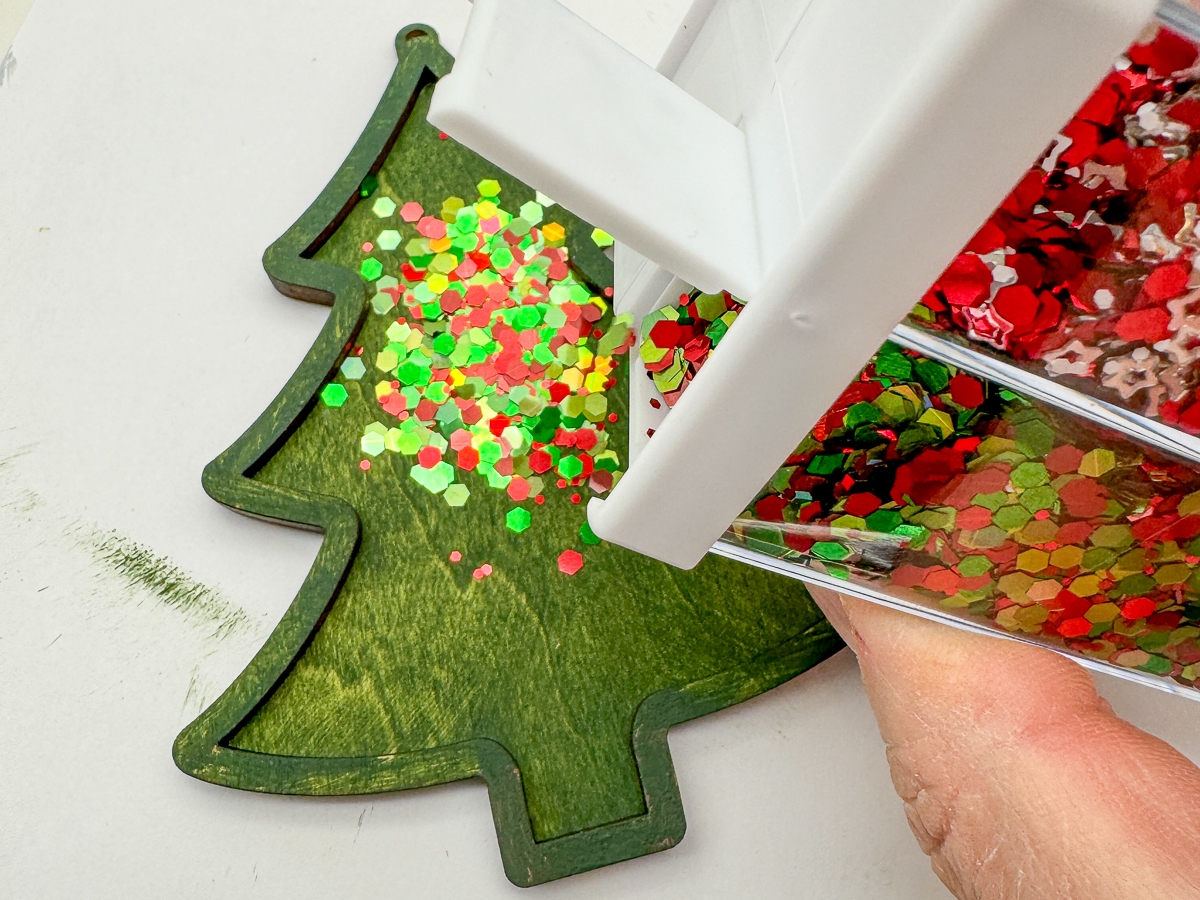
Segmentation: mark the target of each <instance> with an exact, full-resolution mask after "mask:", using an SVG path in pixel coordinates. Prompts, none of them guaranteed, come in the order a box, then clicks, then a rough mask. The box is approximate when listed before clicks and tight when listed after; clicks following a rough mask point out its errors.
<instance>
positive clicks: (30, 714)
mask: <svg viewBox="0 0 1200 900" xmlns="http://www.w3.org/2000/svg"><path fill="white" fill-rule="evenodd" d="M571 5H573V6H574V7H576V8H578V9H579V10H580V11H581V12H583V13H584V14H585V15H587V16H588V17H590V18H593V20H594V21H595V22H596V24H597V25H599V26H600V27H602V28H603V29H605V30H607V31H608V32H609V33H611V34H612V35H613V36H614V37H616V38H617V39H618V40H621V41H623V42H625V43H626V44H627V45H628V46H630V48H631V49H633V50H634V51H635V52H637V53H638V54H639V55H641V56H642V57H643V58H645V59H647V60H649V61H653V60H654V59H655V57H656V55H657V54H660V53H661V52H662V50H663V48H664V47H665V45H666V43H667V41H668V40H669V39H670V36H671V34H672V33H673V31H674V27H675V23H676V22H677V21H678V17H679V16H680V15H681V12H682V9H683V7H684V6H686V3H685V2H683V0H656V2H650V3H647V2H645V0H627V2H619V3H618V2H615V0H577V2H575V3H573V4H571ZM468 10H469V6H468V4H467V3H466V2H465V0H428V2H424V3H422V2H404V0H387V2H385V0H360V2H358V3H355V4H334V3H315V2H296V0H257V2H249V0H244V2H242V0H218V2H215V3H214V2H212V0H206V2H200V0H173V2H171V3H162V2H151V0H119V2H118V0H112V2H108V3H104V4H98V3H94V2H87V0H39V2H38V3H37V5H36V6H35V7H34V8H33V11H32V13H31V14H30V16H29V18H28V20H27V21H26V23H25V25H24V27H23V28H22V30H21V32H20V33H19V34H18V36H17V39H16V41H15V43H14V46H13V53H14V56H15V58H16V66H15V67H12V68H11V69H10V70H9V74H8V76H7V77H6V78H5V80H4V83H3V85H0V165H2V166H3V168H2V169H0V323H2V327H0V360H3V377H4V383H3V385H2V386H0V835H2V839H0V885H4V888H5V890H4V893H5V896H7V897H13V898H36V900H47V898H59V897H62V898H68V897H69V898H77V897H87V898H94V900H101V898H110V897H111V898H122V900H126V898H130V897H134V898H141V897H172V898H180V900H182V898H188V897H205V898H208V897H214V896H222V895H225V896H231V897H241V896H251V895H253V896H261V897H279V898H289V900H290V898H299V897H324V896H338V897H365V896H387V897H419V898H442V897H445V898H467V897H469V898H472V900H488V898H494V897H515V896H517V895H518V894H519V893H520V890H519V889H518V888H515V887H513V886H512V885H510V884H509V883H508V882H507V881H506V880H505V878H504V875H503V872H502V870H501V866H500V859H499V853H498V851H497V848H496V841H495V836H494V832H493V829H492V821H491V814H490V811H489V809H488V804H487V796H486V790H485V788H484V787H483V785H482V784H481V783H475V782H470V783H463V784H457V785H451V786H448V787H443V788H436V789H430V790H423V791H417V792H410V793H406V794H395V795H385V796H378V797H372V798H346V799H334V800H318V799H312V798H285V797H276V796H262V795H252V794H245V793H240V792H237V791H233V790H228V789H225V788H220V787H215V786H213V785H209V784H203V783H200V782H198V781H194V780H192V779H190V778H188V777H186V776H184V775H183V774H181V773H180V772H179V771H178V770H177V769H176V768H175V767H174V765H173V763H172V761H171V755H170V748H171V742H172V740H173V739H174V737H175V735H176V734H177V733H178V731H179V730H180V728H181V727H182V726H183V725H185V724H186V723H187V722H189V721H190V720H191V719H192V718H193V717H194V716H195V715H196V713H197V712H198V711H199V710H200V709H201V708H202V706H203V705H204V704H205V703H207V702H211V701H212V699H213V698H215V697H216V696H217V694H218V693H219V692H220V691H221V690H222V689H223V688H224V687H225V686H226V685H227V684H228V683H229V682H230V681H231V680H232V679H233V678H234V677H235V676H236V675H237V673H238V672H239V671H240V670H241V668H242V666H243V665H244V664H245V663H246V662H247V660H248V659H249V658H250V656H251V655H252V654H253V653H254V651H255V650H256V649H257V648H258V647H259V646H260V645H261V643H262V641H263V640H264V639H265V637H266V635H267V633H268V632H269V630H270V628H271V626H272V624H273V623H274V622H275V621H276V620H278V618H279V617H280V616H281V615H282V613H283V611H284V610H285V609H286V608H287V606H288V604H289V602H290V601H291V599H292V597H293V595H294V593H295V591H296V589H297V588H298V587H299V585H300V583H301V581H302V580H303V578H304V575H305V573H306V571H307V569H308V566H309V564H310V563H311V562H312V559H313V557H314V555H315V553H316V550H317V547H318V542H319V540H320V539H319V538H318V537H317V536H314V535H309V534H304V533H300V532H296V531H293V530H290V529H287V528H281V527H278V526H272V525H268V524H262V523H258V522H254V521H250V520H247V519H244V518H240V517H238V516H236V515H234V514H232V513H230V512H228V511H226V510H224V509H223V508H221V507H220V506H218V505H217V504H216V503H214V502H213V501H211V500H210V499H208V498H207V497H206V496H205V495H204V493H203V491H202V490H201V489H200V470H201V468H202V467H203V465H204V464H205V463H206V462H207V461H208V460H209V459H211V458H212V457H213V456H215V455H216V454H217V453H218V452H220V451H221V450H222V449H224V447H225V446H226V445H228V444H229V443H230V442H231V441H232V440H233V439H234V438H235V437H236V436H237V435H238V434H239V433H240V432H241V431H242V429H243V428H244V427H245V426H247V425H248V424H249V423H250V422H251V421H252V420H253V419H254V417H255V416H257V414H258V413H259V412H260V411H261V410H262V409H263V408H264V407H265V406H266V405H267V403H268V402H269V401H270V400H271V398H272V397H273V396H274V395H275V393H276V392H277V391H278V389H279V388H280V387H281V386H282V385H283V384H284V382H285V381H286V379H287V378H288V376H289V375H290V373H291V372H292V370H293V369H294V367H295V365H296V363H297V362H298V361H299V360H300V359H301V357H302V356H303V355H304V353H305V352H306V351H307V349H308V347H309V345H310V344H311V342H312V340H313V339H314V337H315V336H316V334H317V332H318V330H319V328H320V327H321V324H322V322H323V320H324V318H325V316H326V314H327V310H326V309H325V308H324V307H320V306H313V305H309V304H304V303H299V302H296V301H295V300H289V299H287V298H285V297H283V296H280V295H279V294H277V293H276V292H275V291H274V289H273V288H272V287H271V285H270V284H269V282H268V281H267V279H266V276H265V275H264V274H263V272H262V268H261V265H260V262H259V258H260V256H261V253H262V251H263V249H264V248H265V247H266V246H267V245H268V244H269V243H271V241H273V240H274V239H275V238H276V237H278V236H279V235H280V234H281V233H282V232H283V231H284V230H285V229H286V228H287V227H288V226H289V225H290V224H291V223H292V222H293V221H294V219H295V218H296V217H297V215H298V214H299V213H300V212H302V211H303V210H304V209H305V208H306V206H307V205H308V204H309V203H310V202H311V201H312V199H313V198H315V197H316V196H317V194H318V192H319V191H320V190H321V188H322V187H323V186H324V185H325V183H326V181H327V180H328V178H329V177H330V175H331V174H332V173H333V172H334V170H335V169H336V167H337V166H338V165H339V164H340V162H341V161H342V159H343V157H344V156H345V153H346V151H347V150H348V149H349V148H350V146H351V145H352V144H353V142H354V141H355V139H356V138H357V136H358V134H359V131H360V130H361V128H362V126H363V124H364V123H365V122H366V121H367V119H368V117H369V116H370V113H371V111H372V109H373V108H374V105H375V103H376V101H377V100H378V97H379V94H380V92H381V91H382V89H383V87H384V85H385V84H386V82H387V80H388V77H389V75H390V73H391V71H392V68H393V66H394V64H395V52H394V49H393V43H392V40H393V37H394V35H395V33H396V31H397V30H399V28H400V27H401V26H403V25H405V24H407V23H409V22H412V21H417V20H420V21H425V22H426V23H428V24H432V25H433V26H434V27H436V28H437V29H438V30H439V32H440V34H441V35H442V38H443V40H444V42H445V43H446V44H447V46H448V47H449V48H450V49H451V51H453V50H454V49H455V46H456V43H457V35H458V33H459V32H460V30H461V28H462V25H463V23H464V22H465V18H466V15H467V12H468ZM114 533H115V536H113V534H114ZM106 535H107V536H108V537H107V538H106V537H105V536H106ZM106 540H107V541H108V542H109V543H108V546H112V542H113V541H135V542H138V543H140V544H142V545H144V546H146V547H147V548H149V549H150V550H151V551H152V552H153V553H155V554H157V555H159V556H161V557H163V558H165V559H168V560H170V562H171V563H172V564H174V565H175V566H177V567H179V568H180V569H181V570H183V571H185V572H187V573H189V574H190V575H191V576H193V577H194V578H195V579H196V580H197V581H198V582H200V583H202V584H204V585H208V586H210V587H211V588H212V589H213V591H214V599H212V600H211V603H212V604H223V605H224V606H223V607H222V608H224V609H226V610H227V611H229V612H236V611H237V610H241V611H243V612H244V614H245V616H246V622H245V623H244V624H243V625H241V626H240V627H238V628H237V629H235V630H234V631H233V632H232V633H231V634H229V635H228V636H226V637H224V638H215V637H213V636H212V631H213V628H212V621H211V617H210V618H207V619H206V618H205V617H204V616H202V615H198V614H195V613H187V612H185V611H180V610H179V609H178V608H173V607H171V606H170V605H168V604H165V603H163V602H162V599H161V597H160V596H159V595H157V594H155V593H154V592H153V591H150V590H147V589H145V588H144V587H140V586H137V585H131V584H130V583H129V582H128V581H127V580H126V579H124V578H123V577H122V576H121V574H120V573H119V572H117V571H115V570H114V568H113V567H112V565H111V564H110V563H106V562H105V561H104V560H103V558H102V557H103V553H102V552H99V551H98V550H97V547H98V546H104V545H105V541H106ZM216 608H217V607H215V606H210V612H211V611H212V610H213V609H216ZM1102 687H1103V691H1104V693H1105V695H1106V696H1108V697H1109V698H1110V699H1111V700H1112V701H1113V703H1114V704H1115V706H1116V707H1117V709H1118V710H1119V711H1120V712H1122V713H1123V714H1125V715H1126V716H1128V717H1129V718H1131V719H1132V720H1133V721H1134V722H1136V723H1137V724H1138V725H1140V726H1142V727H1143V728H1146V729H1147V730H1149V731H1152V732H1154V733H1155V734H1158V735H1160V736H1162V737H1164V738H1166V739H1167V740H1169V741H1171V742H1172V743H1174V744H1175V745H1176V746H1177V747H1179V748H1180V749H1181V750H1183V751H1184V752H1185V753H1187V754H1189V755H1190V756H1191V757H1192V758H1193V759H1197V760H1200V703H1195V702H1191V701H1187V700H1180V699H1178V698H1173V697H1170V696H1168V695H1166V694H1160V693H1158V692H1155V691H1151V690H1148V689H1145V688H1138V687H1134V686H1129V685H1125V684H1120V683H1117V682H1115V681H1113V680H1111V679H1105V680H1104V683H1103V686H1102ZM671 749H672V752H673V754H674V757H675V763H676V767H677V770H678V776H679V781H680V788H681V791H682V794H683V799H684V804H685V807H686V811H687V817H688V834H687V837H686V838H685V840H684V841H683V843H682V844H681V845H680V846H679V847H678V848H676V849H674V850H671V851H668V852H666V853H661V854H657V855H655V856H652V857H648V858H644V859H639V860H634V861H631V862H628V863H623V864H621V865H617V866H612V867H609V868H607V869H604V870H600V871H597V872H592V873H588V874H585V875H581V876H576V877H573V878H569V879H566V880H564V881H561V882H557V883H553V884H550V885H545V886H542V887H539V888H534V889H533V892H534V893H536V894H537V895H539V896H544V897H548V898H549V897H554V898H568V897H570V898H575V897H580V898H601V897H603V898H605V900H620V898H631V897H652V898H655V900H672V898H689V900H695V898H709V897H711V898H730V897H754V898H761V900H773V898H784V897H805V898H854V900H874V898H879V900H910V898H912V900H916V898H937V897H943V896H946V894H945V892H944V891H943V889H942V888H941V886H940V885H939V883H938V882H937V880H936V879H935V878H934V876H933V875H932V874H931V873H930V871H929V866H928V862H927V861H926V859H925V857H924V856H922V855H921V853H920V851H919V850H918V849H917V846H916V843H915V842H914V841H913V840H912V838H911V837H910V835H909V833H908V827H907V825H906V823H905V819H904V814H903V812H902V810H901V807H900V803H899V801H898V800H896V799H895V797H894V796H893V794H892V790H891V785H890V782H889V779H888V772H887V766H886V763H885V761H884V756H883V747H882V742H881V741H880V739H879V736H878V735H877V733H876V731H875V727H874V722H873V720H872V718H871V714H870V710H869V708H868V706H867V703H866V699H865V697H864V695H863V692H862V688H861V686H860V684H859V680H858V673H857V670H856V668H855V665H854V661H853V659H852V658H851V657H850V656H849V655H848V654H846V653H845V652H843V653H842V654H840V655H839V656H837V657H835V658H834V659H832V660H830V661H828V662H826V663H824V664H823V665H821V666H819V667H818V668H817V669H816V670H815V671H812V672H810V673H808V674H806V675H804V676H802V677H800V678H798V679H796V680H795V681H793V682H791V683H790V684H788V685H785V686H784V687H782V688H779V689H777V690H775V691H772V692H770V693H768V694H766V695H764V696H762V697H759V698H757V699H755V700H753V701H750V702H748V703H746V704H743V705H742V706H740V707H736V708H734V709H731V710H728V711H726V712H723V713H720V714H718V715H715V716H710V717H708V718H705V719H702V720H700V721H697V722H694V723H691V724H688V725H685V726H682V727H680V728H677V729H675V730H674V731H672V734H671ZM251 891H253V894H251Z"/></svg>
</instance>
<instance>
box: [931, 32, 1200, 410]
mask: <svg viewBox="0 0 1200 900" xmlns="http://www.w3.org/2000/svg"><path fill="white" fill-rule="evenodd" d="M1198 60H1200V47H1198V46H1197V44H1196V43H1194V42H1193V41H1191V40H1189V39H1187V38H1184V37H1182V36H1180V35H1179V34H1176V33H1175V32H1173V31H1171V30H1170V29H1168V28H1166V27H1161V26H1160V27H1158V28H1157V29H1156V31H1155V32H1154V33H1153V35H1152V36H1151V37H1149V38H1148V39H1147V40H1145V41H1143V42H1139V43H1137V44H1135V45H1134V46H1132V47H1131V48H1130V49H1129V50H1128V51H1127V53H1126V54H1125V56H1123V57H1122V58H1121V59H1119V60H1118V61H1117V64H1116V66H1115V67H1114V69H1113V70H1112V72H1111V73H1110V74H1109V75H1108V76H1107V77H1106V78H1105V79H1104V81H1103V82H1102V83H1101V84H1100V86H1099V87H1098V88H1097V89H1096V91H1095V92H1094V93H1093V94H1092V95H1091V97H1089V98H1088V100H1087V101H1086V102H1085V103H1084V105H1083V106H1082V107H1081V108H1080V110H1079V111H1078V112H1077V113H1076V114H1075V116H1074V118H1072V120H1071V121H1070V123H1068V124H1067V126H1066V127H1065V128H1064V129H1063V130H1062V132H1061V133H1060V134H1059V135H1058V136H1057V138H1056V139H1055V141H1054V143H1053V144H1052V145H1051V146H1050V148H1049V149H1048V150H1047V151H1046V153H1045V154H1044V155H1043V157H1042V159H1040V160H1039V161H1038V163H1037V164H1036V165H1034V166H1033V168H1031V169H1030V170H1029V172H1028V173H1027V174H1026V175H1025V177H1024V178H1023V179H1022V180H1021V182H1020V184H1018V185H1017V187H1016V189H1015V190H1014V191H1013V192H1012V193H1011V194H1010V195H1009V196H1008V197H1007V198H1006V199H1005V201H1004V202H1003V203H1002V204H1001V205H1000V207H999V208H998V209H997V210H996V212H995V213H994V214H993V215H992V216H991V218H990V219H989V220H988V221H987V222H986V223H985V224H984V226H983V227H982V228H981V229H980V230H979V231H978V232H977V233H976V235H975V236H974V237H973V238H972V240H971V242H970V243H969V244H968V245H967V247H966V249H965V250H964V251H963V253H962V254H961V255H959V256H958V258H957V259H955V260H954V262H953V263H952V264H951V265H950V267H949V268H948V269H947V270H946V272H945V273H944V274H943V275H942V277H941V278H940V279H939V280H938V282H937V283H936V284H935V285H934V286H933V288H932V289H931V290H930V291H929V293H928V294H927V295H926V296H925V297H924V299H923V300H922V301H921V303H920V304H919V305H918V306H917V307H916V309H914V311H913V312H912V314H911V315H910V317H909V324H912V325H916V326H919V327H924V328H927V329H933V330H935V331H938V332H941V333H943V334H946V335H949V336H953V337H955V338H957V339H960V340H964V341H967V342H969V343H971V344H974V345H975V346H977V347H979V348H981V349H983V350H984V351H985V352H987V353H989V354H991V355H993V356H998V357H1000V358H1002V359H1004V360H1006V361H1009V362H1014V363H1015V364H1017V365H1018V366H1021V367H1023V368H1026V369H1028V370H1030V371H1032V372H1034V373H1036V374H1038V375H1042V376H1046V377H1049V378H1051V379H1053V380H1055V381H1059V382H1062V383H1064V384H1066V385H1067V386H1069V387H1072V388H1074V389H1076V390H1079V391H1082V392H1084V393H1087V394H1090V395H1092V396H1094V397H1097V398H1099V399H1101V400H1105V401H1107V402H1109V403H1112V404H1115V405H1117V406H1120V407H1122V408H1125V409H1128V410H1131V411H1133V412H1135V413H1138V414H1140V415H1144V416H1147V417H1150V418H1153V419H1159V420H1161V421H1163V422H1165V423H1167V424H1169V425H1172V426H1175V427H1177V428H1179V429H1180V430H1182V431H1185V432H1188V433H1190V434H1200V402H1198V397H1197V390H1198V388H1200V277H1198V276H1197V274H1196V273H1195V272H1194V271H1193V262H1194V260H1195V257H1196V252H1197V250H1198V249H1200V235H1197V233H1196V227H1197V223H1198V222H1200V213H1198V211H1197V210H1198V209H1200V207H1198V203H1200V159H1197V157H1196V151H1197V150H1198V149H1200V64H1198Z"/></svg>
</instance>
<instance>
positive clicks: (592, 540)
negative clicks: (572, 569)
mask: <svg viewBox="0 0 1200 900" xmlns="http://www.w3.org/2000/svg"><path fill="white" fill-rule="evenodd" d="M579 539H580V540H581V541H583V542H584V543H585V544H598V543H600V538H598V537H597V536H596V532H594V531H592V526H591V525H589V524H588V523H587V522H584V523H583V524H582V525H580V526H579Z"/></svg>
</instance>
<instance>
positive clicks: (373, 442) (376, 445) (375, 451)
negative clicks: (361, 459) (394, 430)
mask: <svg viewBox="0 0 1200 900" xmlns="http://www.w3.org/2000/svg"><path fill="white" fill-rule="evenodd" d="M372 424H374V423H372ZM359 446H360V447H361V448H362V452H363V453H365V454H367V456H378V455H379V454H380V453H382V452H383V451H384V450H386V449H387V431H386V430H385V431H384V432H383V433H382V434H381V433H379V432H378V431H372V430H371V428H370V426H369V425H368V426H367V431H366V433H365V434H363V436H362V439H361V440H360V441H359Z"/></svg>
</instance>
